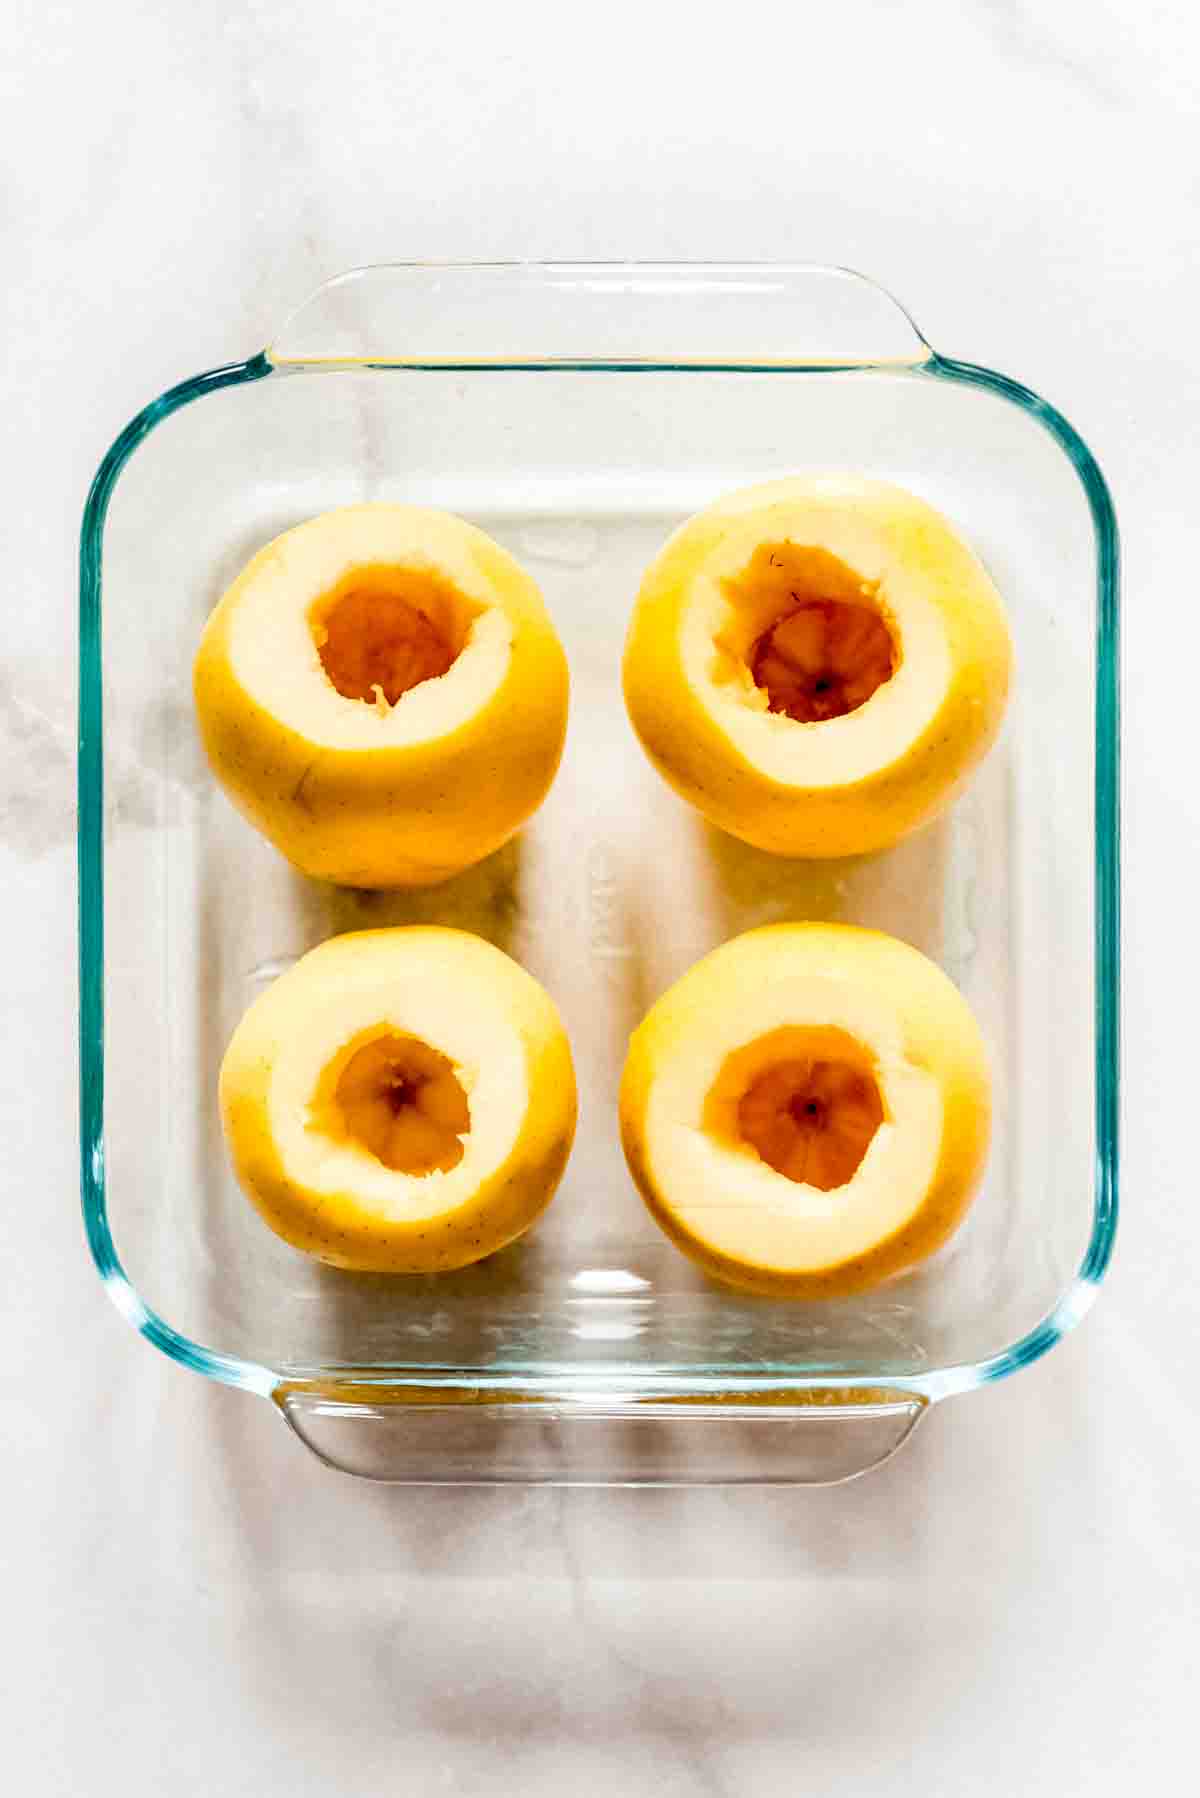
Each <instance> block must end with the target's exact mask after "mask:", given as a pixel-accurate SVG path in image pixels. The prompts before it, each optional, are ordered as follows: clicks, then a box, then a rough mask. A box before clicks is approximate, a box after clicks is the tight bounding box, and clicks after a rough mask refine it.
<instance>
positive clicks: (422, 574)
mask: <svg viewBox="0 0 1200 1798" xmlns="http://www.w3.org/2000/svg"><path fill="white" fill-rule="evenodd" d="M477 609H478V608H476V607H473V606H472V605H471V604H470V603H469V602H468V601H467V600H466V599H465V597H464V596H463V595H462V594H461V593H460V592H459V591H458V589H457V588H456V587H455V586H454V585H453V584H452V583H451V582H450V581H448V580H446V579H445V578H444V576H442V575H439V574H437V573H435V572H434V571H433V570H431V569H422V568H399V567H383V566H377V567H369V568H356V569H353V570H352V571H351V572H350V573H349V574H348V575H346V576H345V577H344V579H342V580H341V581H340V582H339V583H338V585H337V586H336V587H335V588H334V589H333V590H332V592H330V593H326V594H323V595H322V597H321V598H320V599H319V600H318V601H317V602H316V604H315V605H314V606H313V607H312V608H311V610H310V612H309V627H310V629H311V631H312V636H313V642H314V643H315V644H316V646H317V653H318V654H319V656H320V658H321V666H322V667H323V668H324V670H325V673H326V675H327V676H328V678H329V680H330V682H331V683H332V685H333V686H334V687H335V688H336V689H337V691H338V692H339V693H340V694H341V695H342V697H343V698H344V699H354V700H365V701H367V703H368V704H373V705H376V706H380V707H381V708H382V709H385V710H386V709H388V708H390V707H392V706H394V705H396V704H397V703H398V702H399V701H400V700H401V699H402V698H403V696H404V694H405V693H407V692H409V691H410V689H411V688H413V687H417V686H420V684H421V682H422V681H427V680H436V679H438V678H439V677H440V676H441V675H443V674H446V673H447V672H448V671H449V670H450V669H451V668H452V667H453V666H454V663H455V662H456V661H457V660H458V657H459V656H460V654H461V653H462V651H463V649H464V647H465V646H466V641H467V636H468V633H469V631H470V627H471V620H472V617H473V616H474V613H475V612H476V611H477Z"/></svg>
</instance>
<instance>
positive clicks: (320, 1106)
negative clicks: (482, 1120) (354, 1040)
mask: <svg viewBox="0 0 1200 1798" xmlns="http://www.w3.org/2000/svg"><path fill="white" fill-rule="evenodd" d="M326 1084H331V1085H332V1091H331V1092H330V1093H329V1094H328V1095H327V1097H326V1098H325V1099H324V1101H323V1102H322V1100H321V1096H320V1095H318V1101H317V1103H316V1104H315V1105H314V1107H313V1111H314V1122H316V1123H317V1124H318V1126H320V1125H323V1126H324V1127H325V1128H326V1129H327V1130H328V1131H329V1132H330V1133H331V1134H333V1135H335V1136H336V1137H340V1138H341V1139H343V1140H349V1141H351V1142H354V1143H356V1144H357V1145H358V1146H359V1147H360V1148H362V1149H365V1150H366V1151H367V1153H368V1154H370V1155H373V1156H374V1157H375V1159H376V1160H377V1161H381V1162H382V1163H383V1165H384V1167H387V1168H391V1169H392V1170H393V1172H395V1173H402V1174H410V1175H418V1176H420V1175H425V1174H432V1173H435V1172H440V1173H444V1174H448V1173H449V1172H450V1170H451V1169H452V1168H455V1167H457V1166H458V1164H459V1162H460V1161H461V1160H462V1158H463V1154H464V1143H463V1138H464V1137H466V1136H467V1135H468V1133H469V1132H470V1128H471V1112H470V1107H469V1105H468V1103H467V1095H466V1093H465V1092H464V1090H463V1086H462V1082H461V1081H460V1080H459V1078H458V1075H457V1074H456V1072H455V1070H454V1064H453V1062H451V1061H450V1060H449V1059H448V1057H447V1056H445V1055H442V1054H441V1053H440V1052H439V1051H438V1050H437V1049H434V1048H431V1047H430V1045H429V1044H428V1043H425V1042H422V1041H421V1039H420V1038H419V1037H415V1036H404V1035H401V1034H400V1033H399V1032H398V1031H388V1032H386V1033H384V1034H382V1035H379V1034H377V1035H373V1036H372V1037H371V1038H370V1040H369V1041H366V1042H363V1043H361V1044H360V1045H359V1046H358V1047H354V1046H353V1045H352V1046H351V1047H350V1051H349V1054H348V1055H347V1054H346V1053H345V1052H343V1054H342V1055H341V1056H339V1057H338V1063H337V1064H336V1066H335V1069H334V1072H333V1079H332V1082H326Z"/></svg>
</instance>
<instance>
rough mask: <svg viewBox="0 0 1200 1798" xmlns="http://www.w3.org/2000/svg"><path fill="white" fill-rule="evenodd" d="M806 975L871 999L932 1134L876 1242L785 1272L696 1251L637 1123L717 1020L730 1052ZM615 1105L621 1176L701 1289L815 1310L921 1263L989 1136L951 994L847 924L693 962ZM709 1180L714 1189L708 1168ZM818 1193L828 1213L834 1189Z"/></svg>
mask: <svg viewBox="0 0 1200 1798" xmlns="http://www.w3.org/2000/svg"><path fill="white" fill-rule="evenodd" d="M810 978H818V979H820V980H832V981H836V982H843V983H846V984H847V985H849V986H850V987H851V988H855V989H858V990H859V991H860V992H861V993H863V994H867V995H869V994H874V995H877V996H880V997H881V998H882V1000H883V1004H884V1007H885V1009H886V1011H887V1013H889V1014H890V1018H891V1021H892V1024H894V1026H895V1028H896V1030H897V1032H898V1035H899V1041H900V1044H901V1052H902V1055H903V1058H904V1059H905V1060H906V1061H907V1062H908V1063H909V1064H911V1066H912V1067H914V1068H916V1069H919V1070H921V1071H922V1072H924V1073H926V1074H928V1075H929V1076H931V1077H932V1079H933V1081H934V1082H935V1083H936V1089H937V1092H938V1095H939V1097H940V1110H941V1128H940V1137H939V1141H938V1143H937V1148H936V1154H935V1155H934V1156H933V1157H932V1160H931V1168H932V1171H931V1176H930V1178H929V1179H928V1183H927V1185H925V1186H924V1189H923V1191H922V1192H921V1193H920V1194H919V1195H918V1199H917V1202H916V1203H915V1205H914V1206H913V1207H912V1209H911V1210H910V1211H909V1212H908V1214H907V1215H905V1216H903V1217H902V1218H900V1219H899V1220H898V1223H897V1227H896V1228H894V1229H892V1230H891V1231H889V1233H887V1234H885V1235H882V1236H881V1237H880V1238H879V1239H878V1240H876V1241H873V1242H870V1243H866V1244H864V1243H856V1244H853V1245H852V1246H851V1247H850V1248H849V1252H847V1253H845V1254H844V1255H841V1256H839V1255H837V1254H836V1253H835V1254H834V1255H832V1256H831V1257H830V1258H828V1259H827V1260H825V1261H823V1262H820V1263H818V1264H813V1265H803V1266H800V1265H794V1264H793V1265H788V1264H787V1262H786V1255H783V1256H780V1258H779V1259H778V1260H776V1258H775V1257H774V1256H772V1257H764V1256H763V1254H762V1253H761V1252H758V1253H752V1254H748V1255H745V1256H741V1255H738V1254H735V1253H731V1252H729V1249H728V1245H726V1246H725V1247H723V1248H718V1247H715V1246H714V1245H713V1243H712V1242H711V1241H708V1240H706V1239H705V1234H704V1230H703V1219H702V1216H701V1218H700V1219H699V1220H698V1219H697V1216H696V1215H695V1214H692V1215H686V1213H687V1212H688V1210H689V1203H690V1200H691V1199H692V1197H693V1196H694V1195H693V1194H691V1193H688V1192H687V1191H681V1184H680V1181H679V1180H678V1177H677V1176H676V1177H673V1173H672V1168H671V1166H670V1165H669V1156H664V1155H663V1154H662V1151H661V1145H660V1146H659V1149H658V1150H657V1152H656V1149H655V1147H654V1145H653V1144H652V1143H651V1141H650V1140H649V1133H648V1130H647V1114H648V1109H649V1106H650V1102H651V1097H652V1094H653V1091H654V1087H655V1083H656V1082H657V1081H658V1080H659V1079H660V1078H661V1077H662V1075H663V1073H664V1071H665V1070H667V1069H668V1068H670V1066H671V1065H672V1063H674V1062H676V1061H677V1059H678V1058H679V1057H681V1056H689V1055H691V1054H693V1053H694V1051H695V1048H696V1045H698V1044H704V1043H706V1041H708V1040H710V1039H711V1037H712V1035H713V1033H714V1031H715V1030H717V1029H719V1027H720V1020H722V1019H725V1020H728V1021H729V1022H730V1025H731V1028H732V1036H731V1039H730V1040H731V1041H733V1042H736V1041H738V1040H739V1039H740V1040H741V1041H745V1040H747V1039H748V1038H753V1037H754V1035H755V1034H756V1022H755V1018H756V1011H757V1009H758V1005H759V996H760V995H761V994H762V993H763V992H764V991H767V990H769V989H771V988H773V987H774V988H778V986H779V985H780V983H781V982H784V981H787V980H789V979H798V980H805V979H810ZM800 1021H802V1022H804V1021H808V1022H817V1023H819V1022H820V1020H819V1019H807V1020H800ZM619 1106H620V1123H621V1139H622V1144H623V1146H624V1150H625V1157H626V1160H627V1162H628V1164H629V1169H630V1172H631V1174H632V1175H633V1179H634V1182H635V1184H636V1185H637V1188H638V1190H639V1192H640V1193H641V1195H642V1198H643V1199H644V1200H645V1202H646V1205H647V1206H648V1208H649V1210H650V1212H651V1213H652V1215H653V1216H654V1218H655V1220H656V1221H657V1223H658V1224H659V1226H660V1227H661V1228H662V1230H663V1231H664V1232H665V1233H666V1234H667V1235H668V1236H669V1237H670V1238H671V1240H672V1241H673V1242H674V1243H675V1244H676V1246H677V1247H678V1248H679V1249H681V1250H682V1251H683V1253H684V1254H685V1255H687V1256H688V1257H689V1258H690V1259H691V1260H693V1261H694V1262H696V1263H697V1264H698V1266H700V1267H701V1268H703V1270H704V1271H705V1273H707V1274H709V1275H710V1276H711V1277H712V1278H714V1279H717V1280H720V1281H722V1282H724V1283H725V1284H727V1285H730V1286H734V1287H737V1288H740V1289H741V1290H743V1291H747V1292H752V1293H757V1294H760V1295H762V1296H764V1297H768V1298H792V1299H824V1298H832V1297H835V1296H839V1295H842V1294H846V1293H853V1292H861V1291H865V1290H868V1289H869V1288H871V1287H873V1286H877V1285H879V1284H880V1283H881V1282H882V1281H884V1280H887V1279H889V1278H891V1276H893V1275H894V1274H898V1273H900V1272H902V1271H903V1270H904V1269H906V1268H910V1267H912V1266H914V1265H915V1264H917V1263H918V1262H921V1261H923V1260H925V1259H926V1258H927V1257H928V1256H930V1255H932V1254H933V1253H934V1252H935V1251H936V1250H937V1249H939V1248H940V1247H941V1246H942V1244H943V1243H945V1242H946V1240H947V1239H948V1238H949V1237H950V1236H951V1235H952V1233H953V1232H954V1230H955V1229H956V1228H957V1227H958V1225H959V1223H960V1222H961V1220H962V1218H963V1215H964V1213H965V1212H966V1210H967V1208H968V1206H969V1204H970V1202H971V1199H972V1198H973V1196H974V1193H975V1191H976V1188H977V1186H978V1183H979V1180H980V1179H981V1177H982V1174H983V1170H984V1167H985V1164H986V1160H987V1152H988V1143H989V1138H990V1130H991V1085H990V1078H989V1073H988V1066H987V1058H986V1051H985V1049H984V1045H983V1041H982V1038H981V1036H980V1033H979V1029H978V1026H977V1024H976V1022H975V1019H974V1017H973V1015H972V1013H971V1011H970V1009H969V1007H968V1006H967V1003H966V1001H965V1000H964V998H963V997H962V995H961V994H960V993H959V991H958V989H957V988H956V987H955V986H954V984H953V983H952V982H951V981H950V980H949V979H948V977H947V976H946V975H945V974H944V973H942V971H941V970H940V969H939V968H938V967H936V966H935V964H934V963H933V962H931V961H929V960H928V959H927V957H925V956H924V955H922V954H921V953H920V952H919V951H918V950H916V949H914V948H912V947H911V946H910V945H909V944H907V943H903V942H901V941H899V940H898V939H897V938H895V937H891V936H888V935H887V934H886V933H885V932H882V931H875V930H864V929H860V928H858V927H857V926H854V925H848V924H772V925H765V926H763V927H762V928H760V929H757V930H751V931H747V932H746V933H745V934H744V935H742V936H739V937H735V938H734V939H733V940H732V941H731V942H728V943H725V944H723V945H722V946H721V947H720V948H718V949H716V950H714V951H713V952H712V953H711V954H709V955H707V956H705V957H704V958H703V959H702V960H701V961H699V962H697V963H696V964H695V965H694V966H693V967H692V968H690V969H689V970H688V972H687V973H686V974H685V975H683V977H682V978H681V979H680V980H678V981H677V982H676V983H675V985H674V986H672V987H671V988H669V989H668V991H667V992H666V993H664V994H663V995H662V997H661V998H660V999H659V1000H658V1001H657V1002H656V1003H655V1004H654V1005H653V1006H652V1007H651V1009H650V1011H649V1012H648V1013H647V1015H646V1017H645V1018H644V1019H643V1021H642V1023H641V1024H640V1025H639V1026H638V1028H637V1030H636V1031H635V1032H634V1034H633V1036H632V1038H631V1041H630V1047H629V1053H628V1057H627V1060H626V1063H625V1069H624V1073H623V1076H622V1081H621V1089H620V1101H619ZM714 1178H715V1179H716V1180H718V1181H719V1179H720V1168H719V1166H718V1165H715V1164H714ZM775 1178H776V1179H779V1180H782V1179H783V1176H781V1175H776V1176H775ZM788 1184H790V1183H788ZM839 1190H840V1191H841V1192H848V1191H849V1190H850V1189H849V1188H845V1187H844V1188H841V1189H839ZM823 1196H824V1195H823ZM829 1196H830V1197H831V1198H832V1200H833V1202H834V1204H837V1203H838V1202H839V1197H838V1192H834V1193H833V1194H832V1195H829ZM759 1236H760V1239H761V1232H760V1233H759ZM760 1249H761V1240H760Z"/></svg>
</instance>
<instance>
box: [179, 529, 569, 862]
mask: <svg viewBox="0 0 1200 1798" xmlns="http://www.w3.org/2000/svg"><path fill="white" fill-rule="evenodd" d="M194 685H195V697H196V708H197V714H198V717H199V722H200V732H201V736H202V738H203V741H204V747H205V749H206V751H207V753H208V757H209V761H210V762H211V764H212V767H213V771H214V772H215V774H216V776H217V778H218V780H220V782H221V783H222V785H223V786H224V787H225V790H226V792H227V793H228V794H229V796H230V798H231V799H232V800H233V802H234V804H235V805H237V806H238V807H239V809H240V810H241V811H242V812H243V813H244V814H245V816H246V817H247V818H249V819H250V821H251V823H253V824H255V825H256V826H257V827H258V829H259V830H261V831H262V832H263V834H264V836H266V837H268V838H269V839H270V840H271V842H272V843H274V844H275V846H276V847H277V848H278V849H280V850H281V851H282V852H283V854H284V855H285V856H286V857H287V858H288V860H289V861H291V862H293V863H294V864H295V865H296V866H297V867H298V868H300V869H302V870H303V871H304V872H305V873H306V874H310V875H313V876H315V877H317V878H319V879H322V880H329V881H334V882H337V883H339V884H342V885H347V886H359V887H392V886H422V885H427V884H431V883H434V882H438V881H443V880H446V879H447V878H448V877H449V876H450V875H452V874H455V873H458V872H459V871H460V870H461V869H462V868H464V867H468V866H469V865H470V864H471V863H473V862H477V861H479V860H481V859H482V858H483V857H484V856H485V855H488V854H489V853H490V852H491V851H492V850H493V849H497V848H499V846H500V845H501V844H502V843H504V842H505V841H507V839H508V838H509V837H511V836H512V834H513V833H514V832H515V831H516V830H517V829H518V828H519V826H520V825H521V824H522V823H523V822H524V821H525V820H526V819H527V818H528V817H529V815H530V814H531V813H532V812H533V811H534V810H536V808H537V807H538V806H539V805H540V804H541V802H542V800H543V798H544V797H545V795H546V792H547V790H548V788H549V786H550V783H551V781H552V780H553V778H554V774H555V771H556V769H557V767H558V763H559V759H560V757H561V754H562V747H563V740H564V735H565V731H566V722H567V665H566V659H565V657H564V655H563V651H562V647H561V645H560V643H559V641H558V638H557V636H556V635H555V632H554V628H553V625H552V624H551V622H550V619H549V616H548V614H547V612H546V609H545V606H544V605H543V603H542V599H541V596H540V594H539V592H538V589H537V587H536V586H535V585H534V583H533V581H532V580H531V579H530V577H529V576H528V575H527V574H526V573H525V572H524V570H523V569H522V568H521V567H520V566H519V564H518V563H517V562H515V561H514V560H513V558H512V557H511V556H510V555H509V554H508V553H507V552H506V551H505V550H504V549H502V548H501V547H500V545H499V544H498V543H494V542H493V541H492V539H491V538H490V537H488V536H486V535H485V533H484V532H483V531H480V530H477V529H476V528H475V527H474V526H472V525H470V524H467V523H466V522H465V521H464V520H462V519H460V518H455V517H453V516H451V515H450V514H449V513H445V512H436V511H430V510H427V509H425V508H422V507H418V506H400V505H362V506H348V507H345V508H344V509H342V510H340V511H334V512H326V513H323V514H322V515H321V516H320V517H318V518H314V519H311V520H310V521H309V522H308V523H307V524H302V525H298V526H297V527H296V528H295V529H294V530H290V531H285V532H284V534H283V535H282V536H281V537H277V538H275V540H274V542H272V543H268V544H267V545H266V547H265V548H264V549H261V550H260V551H259V552H258V554H257V555H256V556H255V557H254V558H253V560H252V561H251V562H250V563H249V564H248V566H247V567H246V568H245V569H243V571H242V573H241V574H240V575H239V576H238V578H237V580H235V581H234V583H233V585H232V586H231V587H230V588H229V590H228V592H227V593H226V594H225V595H224V597H223V598H222V599H221V601H220V602H219V604H218V605H217V607H216V609H215V610H214V612H213V613H212V616H211V617H210V618H209V620H208V624H207V626H206V628H205V631H204V635H203V637H202V639H201V642H200V648H199V652H198V654H197V657H196V665H195V682H194Z"/></svg>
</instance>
